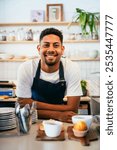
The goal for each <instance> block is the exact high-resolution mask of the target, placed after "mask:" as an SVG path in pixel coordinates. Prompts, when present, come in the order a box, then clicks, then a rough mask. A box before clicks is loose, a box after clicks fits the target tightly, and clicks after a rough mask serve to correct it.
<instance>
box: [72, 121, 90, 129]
mask: <svg viewBox="0 0 117 150" xmlns="http://www.w3.org/2000/svg"><path fill="white" fill-rule="evenodd" d="M73 128H74V129H75V130H78V131H85V130H87V129H88V128H87V124H86V122H85V121H78V122H77V123H75V124H74V127H73Z"/></svg>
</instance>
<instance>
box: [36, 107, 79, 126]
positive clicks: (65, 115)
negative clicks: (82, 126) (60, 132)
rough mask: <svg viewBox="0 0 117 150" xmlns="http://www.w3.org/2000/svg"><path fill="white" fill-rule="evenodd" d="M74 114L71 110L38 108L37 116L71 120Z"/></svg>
mask: <svg viewBox="0 0 117 150" xmlns="http://www.w3.org/2000/svg"><path fill="white" fill-rule="evenodd" d="M73 115H76V113H74V112H72V111H65V112H60V111H51V110H38V118H39V119H56V120H59V121H63V122H69V123H71V122H72V119H71V118H72V116H73Z"/></svg>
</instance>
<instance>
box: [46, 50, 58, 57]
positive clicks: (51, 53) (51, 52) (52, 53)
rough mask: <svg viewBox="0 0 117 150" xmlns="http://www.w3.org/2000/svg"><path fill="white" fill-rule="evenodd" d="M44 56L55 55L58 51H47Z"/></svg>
mask: <svg viewBox="0 0 117 150" xmlns="http://www.w3.org/2000/svg"><path fill="white" fill-rule="evenodd" d="M44 55H45V56H47V55H49V56H57V55H58V53H57V52H56V51H47V52H46V53H45V54H44Z"/></svg>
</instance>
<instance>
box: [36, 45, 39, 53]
mask: <svg viewBox="0 0 117 150" xmlns="http://www.w3.org/2000/svg"><path fill="white" fill-rule="evenodd" d="M37 50H38V52H39V53H40V45H37Z"/></svg>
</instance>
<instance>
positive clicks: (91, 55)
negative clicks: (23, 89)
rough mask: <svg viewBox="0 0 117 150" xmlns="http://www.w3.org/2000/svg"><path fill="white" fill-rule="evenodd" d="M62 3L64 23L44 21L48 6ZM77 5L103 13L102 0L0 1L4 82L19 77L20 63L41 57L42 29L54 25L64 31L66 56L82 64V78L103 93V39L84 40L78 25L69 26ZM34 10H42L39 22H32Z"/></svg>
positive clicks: (1, 74)
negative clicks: (39, 40)
mask: <svg viewBox="0 0 117 150" xmlns="http://www.w3.org/2000/svg"><path fill="white" fill-rule="evenodd" d="M66 2H67V3H66ZM58 3H59V4H63V22H64V23H63V24H57V22H56V23H55V24H52V23H51V22H50V23H49V24H47V23H43V22H46V13H47V10H46V5H47V4H58ZM76 8H81V9H84V10H86V11H90V12H100V3H99V0H90V1H89V0H77V1H73V0H69V1H66V0H59V2H58V1H57V0H20V1H19V0H10V1H9V0H0V81H5V80H10V81H12V80H13V81H14V80H16V79H17V69H18V66H19V65H20V64H21V63H22V62H24V61H26V60H27V59H31V58H33V57H37V56H38V52H37V49H36V47H37V44H38V35H39V34H40V32H41V30H42V29H44V28H46V27H51V26H53V27H56V28H58V29H60V30H62V32H63V34H64V45H65V48H66V49H65V54H64V55H65V56H67V57H69V58H70V59H71V60H73V61H76V62H77V63H78V64H79V65H80V67H81V78H82V79H83V80H89V82H92V83H95V87H98V92H99V72H100V59H99V56H100V43H99V39H98V40H97V39H96V40H95V39H93V40H92V39H91V38H90V37H87V39H86V37H85V39H84V37H82V36H81V28H80V26H79V25H78V24H75V25H71V26H70V28H68V24H69V22H71V21H72V18H73V16H74V15H75V12H76ZM34 10H36V11H40V13H42V15H41V17H40V18H39V19H40V20H39V21H40V24H38V25H37V24H30V23H31V22H32V11H33V15H34ZM21 23H22V24H21ZM30 29H31V30H30ZM30 31H32V33H33V39H28V34H30V35H31V32H30ZM29 32H30V33H29ZM98 33H99V29H98ZM4 37H5V38H6V39H4ZM22 40H23V41H22ZM32 40H33V41H32ZM4 54H5V55H4ZM93 79H94V80H93ZM95 89H96V88H95ZM96 92H97V91H96ZM98 94H99V93H98Z"/></svg>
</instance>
